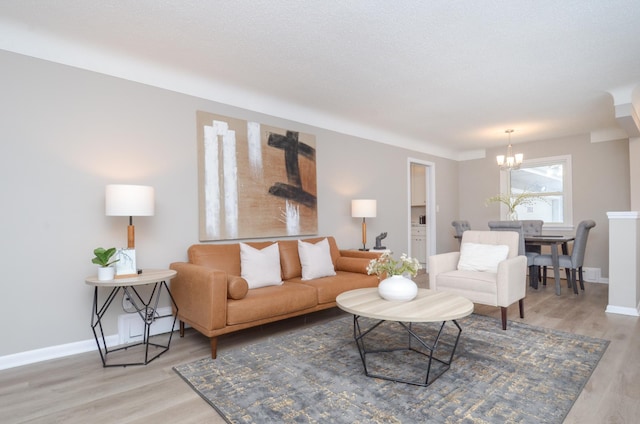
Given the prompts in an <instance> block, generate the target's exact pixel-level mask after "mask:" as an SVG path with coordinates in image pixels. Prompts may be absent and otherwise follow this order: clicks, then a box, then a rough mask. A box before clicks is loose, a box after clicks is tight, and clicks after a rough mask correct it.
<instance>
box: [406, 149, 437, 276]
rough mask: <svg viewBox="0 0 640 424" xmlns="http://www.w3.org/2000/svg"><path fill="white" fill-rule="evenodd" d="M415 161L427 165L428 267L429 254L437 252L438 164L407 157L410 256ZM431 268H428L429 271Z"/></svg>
mask: <svg viewBox="0 0 640 424" xmlns="http://www.w3.org/2000/svg"><path fill="white" fill-rule="evenodd" d="M412 163H415V164H417V165H423V166H425V173H424V175H425V178H426V182H425V189H426V190H427V193H426V196H425V198H426V199H427V205H426V214H427V237H426V238H427V241H426V244H427V246H426V252H427V267H428V266H429V256H431V255H434V254H435V252H436V164H435V163H433V162H429V161H425V160H421V159H415V158H411V157H409V158H407V194H408V196H407V197H408V205H409V207H408V208H407V214H408V216H407V232H408V234H409V237H408V238H407V240H408V241H409V246H408V248H407V252H409V256H413V252H411V164H412ZM428 271H429V270H428V269H427V272H428Z"/></svg>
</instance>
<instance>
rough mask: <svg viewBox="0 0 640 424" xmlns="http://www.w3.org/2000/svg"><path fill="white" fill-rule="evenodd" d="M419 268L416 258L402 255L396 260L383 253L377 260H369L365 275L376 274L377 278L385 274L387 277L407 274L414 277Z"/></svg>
mask: <svg viewBox="0 0 640 424" xmlns="http://www.w3.org/2000/svg"><path fill="white" fill-rule="evenodd" d="M421 268H422V266H421V265H420V262H418V260H417V259H416V258H410V257H408V256H407V254H406V253H403V254H402V255H401V256H400V259H399V260H396V259H394V258H393V257H392V256H391V253H389V252H384V253H383V254H382V255H380V257H378V258H377V259H371V261H370V262H369V265H368V266H367V274H369V275H371V274H377V275H378V276H381V275H382V274H386V275H387V277H390V276H392V275H404V274H409V275H411V276H412V277H415V276H416V275H417V274H418V270H419V269H421Z"/></svg>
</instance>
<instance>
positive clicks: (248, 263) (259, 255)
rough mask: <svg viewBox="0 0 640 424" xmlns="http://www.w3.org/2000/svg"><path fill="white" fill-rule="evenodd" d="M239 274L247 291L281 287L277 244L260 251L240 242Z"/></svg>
mask: <svg viewBox="0 0 640 424" xmlns="http://www.w3.org/2000/svg"><path fill="white" fill-rule="evenodd" d="M240 273H241V277H242V278H244V279H245V280H247V284H248V285H249V289H257V288H258V287H265V286H279V285H281V284H282V275H281V272H280V250H279V249H278V243H273V244H272V245H271V246H267V247H265V248H264V249H262V250H260V249H256V248H255V247H251V246H249V245H248V244H245V243H242V242H241V243H240Z"/></svg>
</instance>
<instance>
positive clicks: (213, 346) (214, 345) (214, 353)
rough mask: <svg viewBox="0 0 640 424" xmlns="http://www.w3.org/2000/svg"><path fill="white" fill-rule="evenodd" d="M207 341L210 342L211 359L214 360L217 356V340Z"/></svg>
mask: <svg viewBox="0 0 640 424" xmlns="http://www.w3.org/2000/svg"><path fill="white" fill-rule="evenodd" d="M209 341H210V342H211V359H216V356H218V338H217V337H211V338H209Z"/></svg>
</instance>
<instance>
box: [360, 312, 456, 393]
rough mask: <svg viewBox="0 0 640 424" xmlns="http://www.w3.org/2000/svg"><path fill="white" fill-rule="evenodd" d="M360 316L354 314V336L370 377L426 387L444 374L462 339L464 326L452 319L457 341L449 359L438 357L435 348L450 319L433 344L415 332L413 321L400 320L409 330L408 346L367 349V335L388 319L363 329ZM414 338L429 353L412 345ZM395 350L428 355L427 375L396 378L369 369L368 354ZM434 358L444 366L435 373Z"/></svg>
mask: <svg viewBox="0 0 640 424" xmlns="http://www.w3.org/2000/svg"><path fill="white" fill-rule="evenodd" d="M359 318H360V316H358V315H354V316H353V337H354V339H355V342H356V345H357V346H358V352H359V354H360V359H361V360H362V365H363V367H364V373H365V375H366V376H368V377H373V378H380V379H384V380H389V381H394V382H397V383H406V384H413V385H417V386H424V387H426V386H429V385H431V383H433V382H434V381H435V380H436V379H437V378H438V377H440V376H441V375H442V374H444V373H445V372H446V371H447V370H448V369H449V367H450V366H451V362H452V361H453V356H454V354H455V351H456V348H457V347H458V342H459V341H460V335H461V334H462V328H461V327H460V325H459V324H458V322H457V321H456V320H452V321H451V322H453V323H454V325H455V326H456V327H457V329H458V333H457V334H456V337H455V342H454V343H453V347H452V348H451V353H450V355H448V359H440V358H437V357H436V356H435V350H436V348H437V347H438V343H439V342H440V339H441V336H442V334H443V330H444V328H445V324H446V323H447V322H449V321H443V322H442V324H441V325H440V329H439V330H438V333H437V335H436V337H435V339H434V340H433V344H429V343H428V342H427V341H425V340H424V338H423V337H421V336H420V335H418V334H417V333H416V332H414V331H413V329H412V323H409V325H407V324H405V323H403V322H398V324H400V325H401V326H402V327H403V328H404V330H405V331H406V332H407V335H408V343H407V347H401V348H390V349H370V348H369V349H367V347H366V346H365V336H366V335H367V334H369V333H370V332H371V331H373V330H374V329H376V328H377V327H378V326H380V324H382V323H383V322H386V321H384V320H380V321H378V322H376V323H375V324H373V325H372V326H371V327H369V328H367V329H366V330H364V331H363V329H362V327H361V326H360V321H359ZM412 340H415V341H416V342H417V343H418V344H419V345H420V346H422V347H423V348H425V349H426V350H427V351H428V353H425V352H423V351H420V350H418V349H416V348H414V347H413V346H412ZM395 351H412V352H415V353H416V354H420V355H423V356H425V357H427V358H428V361H427V369H426V376H425V378H424V380H407V379H401V378H395V377H392V376H389V375H382V374H376V373H373V372H371V371H370V370H369V367H368V366H367V355H368V354H369V355H370V354H376V353H386V352H395ZM434 360H435V361H436V362H439V363H440V364H442V365H443V367H442V368H441V369H440V370H439V371H438V372H437V373H436V374H435V375H434V374H432V371H433V370H432V365H433V361H434Z"/></svg>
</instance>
